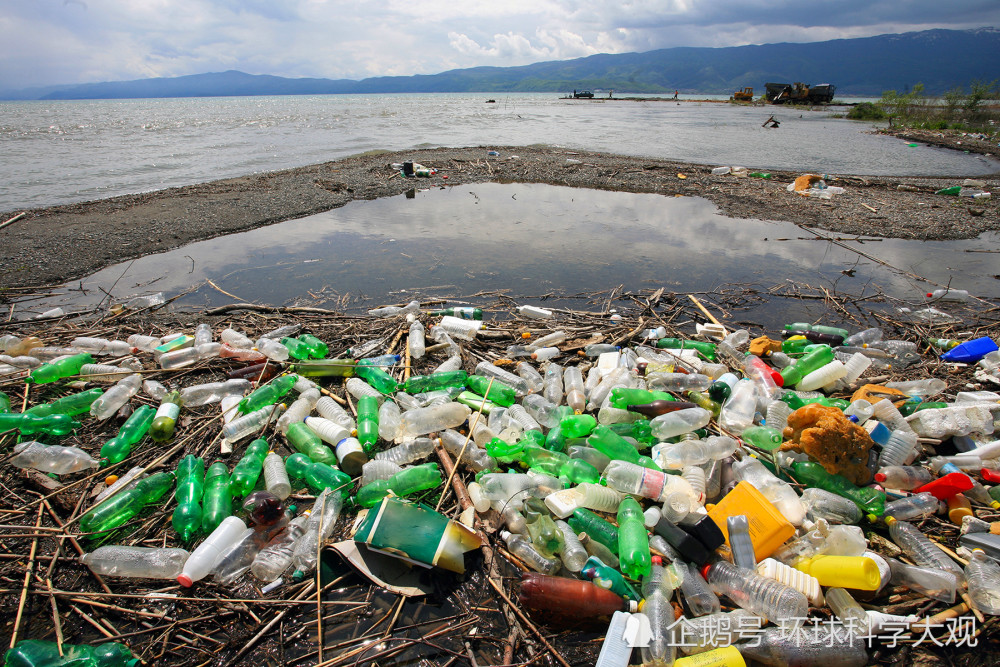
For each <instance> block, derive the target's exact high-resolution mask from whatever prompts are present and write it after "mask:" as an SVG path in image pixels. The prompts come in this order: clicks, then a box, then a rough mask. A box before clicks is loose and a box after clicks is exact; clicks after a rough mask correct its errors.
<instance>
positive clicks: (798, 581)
mask: <svg viewBox="0 0 1000 667" xmlns="http://www.w3.org/2000/svg"><path fill="white" fill-rule="evenodd" d="M755 571H756V572H757V574H759V575H760V576H762V577H767V578H768V579H774V580H775V581H778V582H781V583H782V584H784V585H786V586H790V587H791V588H794V589H795V590H797V591H799V592H800V593H802V594H803V595H805V596H806V599H807V600H809V604H811V605H812V606H814V607H822V606H823V604H824V598H823V588H822V587H821V586H820V584H819V580H818V579H816V577H814V576H812V575H810V574H807V573H805V572H802V571H801V570H796V569H795V568H794V567H791V566H789V565H785V564H784V563H782V562H780V561H777V560H775V559H773V558H765V559H764V560H762V561H761V562H760V563H758V564H757V566H756V568H755ZM779 622H780V621H779Z"/></svg>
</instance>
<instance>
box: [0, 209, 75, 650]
mask: <svg viewBox="0 0 1000 667" xmlns="http://www.w3.org/2000/svg"><path fill="white" fill-rule="evenodd" d="M26 215H28V213H27V211H22V212H21V213H18V214H17V215H15V216H14V217H13V218H11V219H9V220H5V221H4V222H2V223H0V229H3V228H4V227H6V226H7V225H12V224H14V223H15V222H17V221H18V220H20V219H21V218H23V217H24V216H26ZM59 655H62V653H60V654H59Z"/></svg>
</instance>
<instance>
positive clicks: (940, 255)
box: [25, 183, 1000, 321]
mask: <svg viewBox="0 0 1000 667" xmlns="http://www.w3.org/2000/svg"><path fill="white" fill-rule="evenodd" d="M779 239H781V240H779ZM857 247H861V246H857ZM863 249H864V251H865V252H866V253H868V254H870V255H872V256H874V257H877V258H879V259H881V260H882V261H884V262H886V263H888V264H890V265H892V266H894V267H897V268H899V269H902V270H905V271H909V272H912V273H915V274H918V275H920V276H923V277H925V278H927V279H928V280H932V281H935V282H938V283H942V284H947V283H951V284H952V286H956V287H961V288H964V289H968V290H969V291H970V292H972V293H974V294H977V295H980V296H986V297H992V296H996V295H997V291H998V290H997V281H996V279H995V278H994V277H993V274H994V273H995V272H996V271H995V259H994V254H992V253H990V252H983V251H984V250H986V251H989V250H993V251H997V250H1000V235H997V234H995V233H991V234H985V235H983V236H982V237H980V238H979V239H973V240H968V241H941V242H926V241H904V240H890V239H886V240H880V241H872V242H866V243H864V246H863ZM969 250H975V251H977V252H966V251H969ZM206 280H211V281H212V283H214V285H207V284H205V281H206ZM786 281H792V282H803V283H808V284H811V285H815V286H823V287H827V288H830V289H835V290H837V291H839V292H842V293H843V292H846V293H850V294H855V295H858V296H862V295H870V294H873V293H875V292H876V291H883V292H885V293H887V294H892V295H895V296H898V297H901V298H904V299H905V298H913V299H916V298H917V297H918V295H919V294H921V293H922V292H923V291H925V290H926V289H927V285H926V284H922V283H921V282H920V281H918V280H915V279H913V278H912V277H908V276H906V275H904V274H901V273H899V272H897V271H893V270H891V269H888V268H886V267H884V266H880V265H879V264H877V263H875V262H873V261H871V260H869V259H866V258H864V257H861V256H859V255H858V254H856V253H854V252H851V251H850V250H848V249H845V248H842V247H838V246H836V245H834V244H831V243H829V242H826V241H817V240H815V239H813V238H812V235H811V234H810V233H808V232H807V231H805V230H802V229H799V228H798V227H796V226H795V225H793V224H791V223H786V222H773V221H766V220H738V219H732V218H728V217H725V216H723V215H720V214H719V213H718V211H717V209H716V208H715V206H714V204H712V203H711V202H709V201H708V200H705V199H702V198H698V197H664V196H661V195H654V194H631V193H621V192H606V191H598V190H586V189H577V188H568V187H557V186H549V185H531V184H496V183H490V184H476V185H462V186H454V187H445V188H433V189H429V190H417V191H414V192H411V193H408V194H406V195H400V196H397V197H389V198H384V199H379V200H375V201H356V202H352V203H350V204H348V205H346V206H344V207H342V208H339V209H335V210H332V211H328V212H325V213H321V214H318V215H314V216H310V217H307V218H302V219H300V220H294V221H289V222H284V223H280V224H277V225H272V226H269V227H265V228H262V229H257V230H253V231H250V232H245V233H242V234H234V235H230V236H227V237H223V238H218V239H213V240H209V241H202V242H199V243H193V244H190V245H188V246H185V247H183V248H179V249H177V250H173V251H171V252H167V253H162V254H159V255H153V256H149V257H145V258H142V259H139V260H137V261H135V262H133V263H131V264H122V265H118V266H113V267H110V268H108V269H105V270H103V271H101V272H99V273H97V274H95V275H93V276H91V277H89V278H87V279H85V280H84V281H83V287H84V289H85V290H86V291H87V294H86V295H80V294H79V292H74V293H72V294H70V295H69V297H68V298H70V299H71V301H72V303H74V304H75V305H76V306H82V305H86V304H87V303H96V302H97V301H98V300H100V298H101V297H103V296H104V294H103V292H102V291H101V290H102V289H103V290H111V289H112V285H115V287H114V294H115V296H116V297H124V296H126V295H127V294H129V293H132V292H137V291H143V292H148V291H150V290H153V291H157V290H162V291H164V292H165V293H167V295H168V296H170V295H174V294H178V293H180V292H184V291H186V290H190V289H192V288H193V287H195V286H198V285H201V286H200V287H197V288H196V289H194V290H193V291H191V292H190V293H189V294H187V295H185V296H183V297H182V298H180V299H179V300H178V301H176V302H175V306H176V307H182V308H205V307H212V306H217V305H222V304H226V303H231V302H232V301H233V296H235V297H237V298H239V299H241V300H245V301H249V302H257V303H263V304H279V305H296V304H302V303H308V305H316V306H320V307H333V305H336V304H343V303H348V302H349V303H351V304H352V305H351V306H349V309H350V308H355V309H357V310H361V309H362V308H367V307H371V305H372V304H373V303H385V302H396V301H400V300H406V299H405V298H404V296H401V295H404V294H405V293H406V291H408V290H420V291H421V292H422V293H423V294H426V293H427V292H434V291H435V290H437V291H439V292H441V293H442V294H443V295H447V296H452V297H454V296H458V295H472V294H475V293H478V292H480V291H493V290H506V291H508V293H509V294H511V295H515V296H522V295H532V296H539V295H548V294H552V295H555V297H560V296H561V297H566V296H571V295H574V294H580V293H585V292H591V291H602V290H608V289H610V288H612V287H615V286H617V285H623V286H624V289H625V290H627V291H628V290H631V291H637V290H642V289H656V288H658V287H661V286H663V287H666V288H667V290H668V291H670V290H674V291H679V292H712V291H713V290H716V289H718V288H720V287H721V286H723V285H731V284H734V283H740V284H744V283H745V284H749V285H757V286H764V287H769V286H771V285H774V284H780V283H785V282H786ZM72 286H73V287H76V286H77V282H76V281H75V282H74V283H72ZM223 292H227V293H229V295H227V294H224V293H223ZM230 295H231V296H230ZM345 297H346V298H345ZM64 298H66V297H64ZM556 300H558V299H556ZM43 305H44V306H46V307H47V306H49V305H51V304H49V303H48V302H46V303H45V304H42V303H40V302H33V303H32V304H30V305H28V304H26V305H25V307H26V308H28V307H30V308H34V309H38V308H41V307H42V306H43ZM37 312H40V311H37ZM787 314H788V313H782V312H771V313H770V314H769V315H767V316H766V319H767V320H769V321H776V319H772V317H773V318H777V319H780V318H781V317H784V316H786V315H787ZM755 316H756V317H760V316H761V315H760V314H758V315H755ZM758 321H760V320H758Z"/></svg>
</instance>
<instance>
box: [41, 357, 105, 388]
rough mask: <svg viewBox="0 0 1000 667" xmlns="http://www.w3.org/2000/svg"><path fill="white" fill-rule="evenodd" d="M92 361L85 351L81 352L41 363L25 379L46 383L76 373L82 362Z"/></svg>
mask: <svg viewBox="0 0 1000 667" xmlns="http://www.w3.org/2000/svg"><path fill="white" fill-rule="evenodd" d="M92 363H94V358H93V357H92V356H90V354H89V353H87V352H81V353H79V354H74V355H71V356H68V357H64V358H63V359H60V360H58V361H53V362H51V363H47V364H42V365H41V366H39V367H38V368H36V369H34V370H33V371H31V373H30V374H29V375H28V377H27V378H25V381H26V382H28V384H47V383H50V382H55V381H57V380H62V379H63V378H68V377H71V376H73V375H77V374H78V373H79V372H80V368H82V367H83V365H84V364H92Z"/></svg>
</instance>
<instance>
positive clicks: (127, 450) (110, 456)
mask: <svg viewBox="0 0 1000 667" xmlns="http://www.w3.org/2000/svg"><path fill="white" fill-rule="evenodd" d="M155 416H156V409H155V408H153V407H152V406H149V405H140V406H139V407H137V408H136V409H135V411H134V412H133V413H132V414H130V415H129V416H128V419H126V420H125V423H124V424H122V427H121V428H120V429H118V435H116V436H115V437H113V438H111V439H110V440H108V441H107V442H106V443H105V444H104V446H103V447H101V457H102V463H103V464H104V465H110V464H112V463H119V462H121V461H124V460H125V459H126V458H128V455H129V454H131V453H132V447H133V446H134V445H135V444H136V443H137V442H139V441H140V440H142V437H143V436H144V435H146V433H147V432H148V431H149V428H150V426H152V425H153V418H154V417H155Z"/></svg>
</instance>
